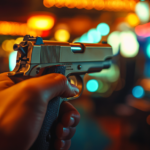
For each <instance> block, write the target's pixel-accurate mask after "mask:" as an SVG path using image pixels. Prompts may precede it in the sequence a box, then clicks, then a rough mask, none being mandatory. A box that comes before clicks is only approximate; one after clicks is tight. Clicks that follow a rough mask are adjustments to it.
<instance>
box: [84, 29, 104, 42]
mask: <svg viewBox="0 0 150 150" xmlns="http://www.w3.org/2000/svg"><path fill="white" fill-rule="evenodd" d="M101 38H102V36H101V33H100V32H99V31H97V30H96V29H91V30H89V31H88V33H87V39H88V41H89V43H98V42H99V41H100V40H101Z"/></svg>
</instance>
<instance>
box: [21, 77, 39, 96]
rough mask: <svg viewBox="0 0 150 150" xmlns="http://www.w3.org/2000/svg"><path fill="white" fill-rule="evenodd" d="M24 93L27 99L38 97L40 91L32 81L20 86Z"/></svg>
mask: <svg viewBox="0 0 150 150" xmlns="http://www.w3.org/2000/svg"><path fill="white" fill-rule="evenodd" d="M22 88H23V91H24V93H25V94H26V95H27V96H29V97H32V96H34V97H36V98H39V97H40V89H39V87H38V86H37V85H36V84H34V82H33V81H30V80H26V81H25V82H24V84H23V86H22Z"/></svg>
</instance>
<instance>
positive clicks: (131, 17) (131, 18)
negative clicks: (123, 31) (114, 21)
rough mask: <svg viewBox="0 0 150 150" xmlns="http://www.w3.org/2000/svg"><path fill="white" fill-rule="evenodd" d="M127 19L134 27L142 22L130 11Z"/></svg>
mask: <svg viewBox="0 0 150 150" xmlns="http://www.w3.org/2000/svg"><path fill="white" fill-rule="evenodd" d="M126 20H127V23H128V24H129V25H130V26H133V27H135V26H137V25H138V24H139V23H140V20H139V18H138V16H137V15H136V14H134V13H129V14H128V15H127V17H126Z"/></svg>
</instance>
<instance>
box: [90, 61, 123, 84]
mask: <svg viewBox="0 0 150 150" xmlns="http://www.w3.org/2000/svg"><path fill="white" fill-rule="evenodd" d="M89 75H90V76H94V77H102V78H105V79H106V80H107V81H109V82H116V81H117V80H118V79H119V77H120V71H119V68H118V66H117V65H115V64H112V65H111V67H110V68H108V69H103V70H102V71H101V72H98V73H90V74H89Z"/></svg>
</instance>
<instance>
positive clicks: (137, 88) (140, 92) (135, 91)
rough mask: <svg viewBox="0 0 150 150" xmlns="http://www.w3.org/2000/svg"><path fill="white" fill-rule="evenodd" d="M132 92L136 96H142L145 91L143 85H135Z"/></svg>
mask: <svg viewBox="0 0 150 150" xmlns="http://www.w3.org/2000/svg"><path fill="white" fill-rule="evenodd" d="M132 94H133V96H134V97H135V98H142V97H143V96H144V94H145V92H144V89H143V87H142V86H135V87H134V88H133V90H132Z"/></svg>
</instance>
